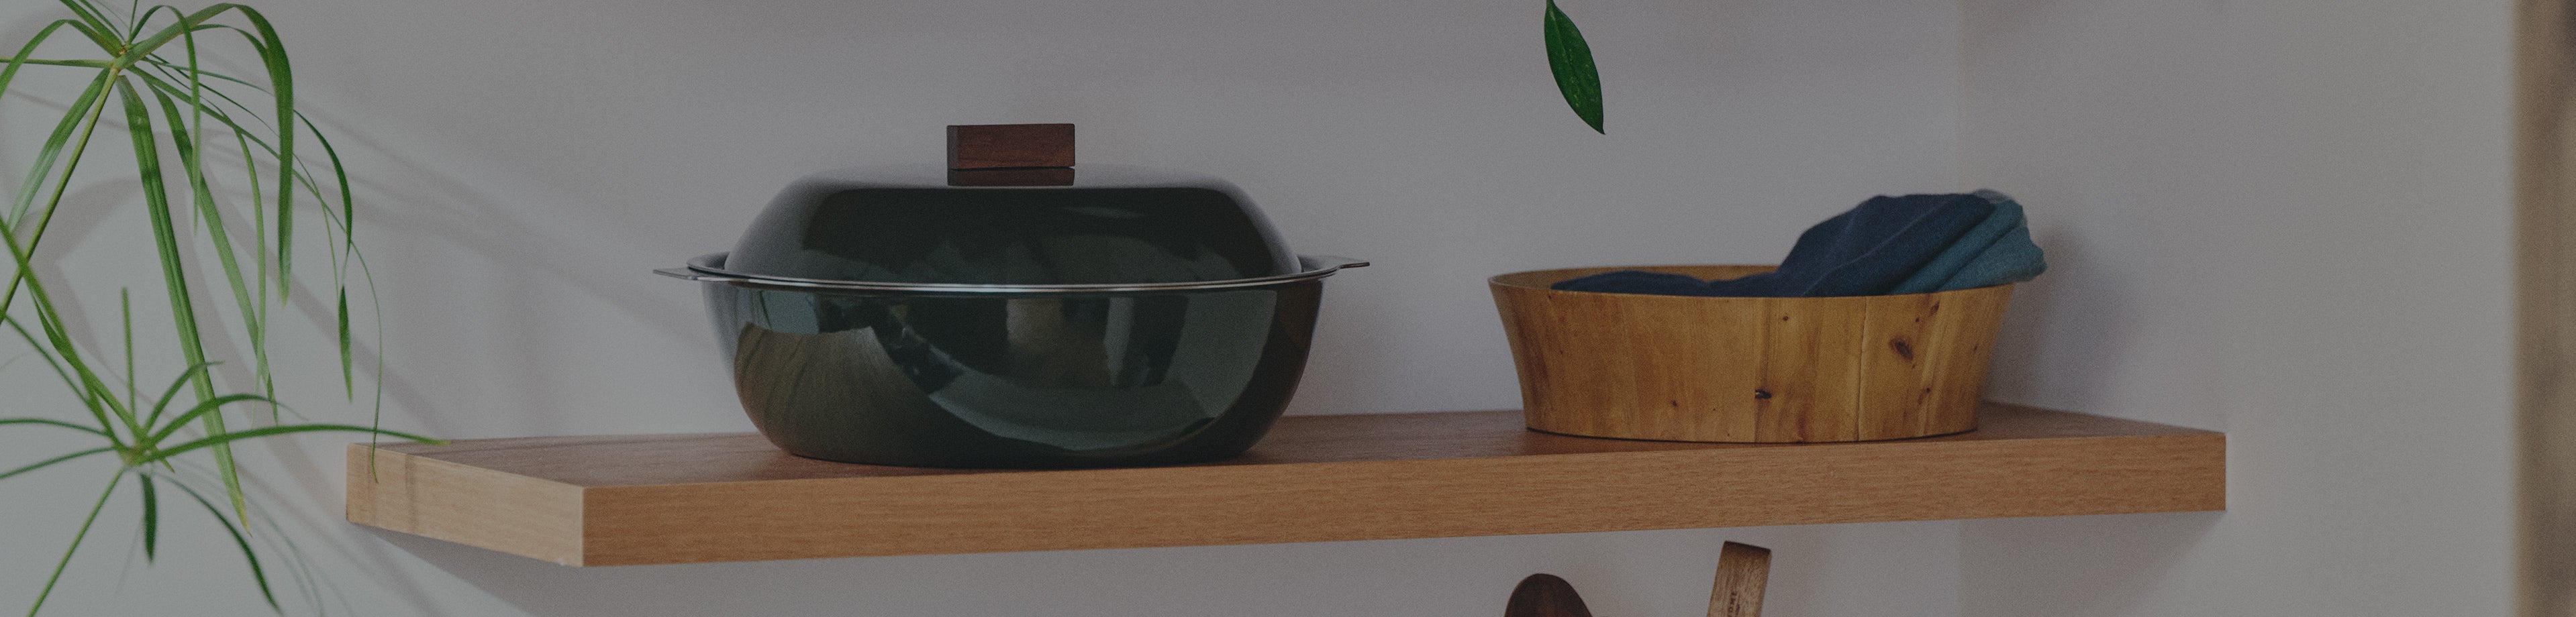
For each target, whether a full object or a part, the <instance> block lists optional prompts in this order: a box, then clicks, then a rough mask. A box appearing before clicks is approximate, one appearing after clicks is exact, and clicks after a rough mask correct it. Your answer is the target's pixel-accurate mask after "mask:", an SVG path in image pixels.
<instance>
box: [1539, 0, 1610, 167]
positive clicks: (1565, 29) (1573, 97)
mask: <svg viewBox="0 0 2576 617" xmlns="http://www.w3.org/2000/svg"><path fill="white" fill-rule="evenodd" d="M1546 26H1547V68H1548V70H1549V71H1550V72H1553V73H1555V74H1556V89H1557V91H1559V92H1563V93H1564V94H1565V105H1566V106H1567V107H1572V108H1574V115H1575V116H1577V117H1581V118H1583V123H1584V124H1588V125H1591V126H1592V131H1593V132H1595V133H1602V134H1605V135H1606V134H1608V133H1607V132H1606V131H1602V130H1601V71H1600V69H1598V68H1596V67H1594V66H1593V65H1592V46H1591V45H1590V44H1587V43H1584V42H1583V31H1582V30H1579V29H1576V28H1575V27H1574V20H1573V19H1572V18H1568V17H1566V16H1565V11H1564V10H1562V9H1558V8H1556V0H1547V24H1546Z"/></svg>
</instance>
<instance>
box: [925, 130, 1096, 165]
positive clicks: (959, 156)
mask: <svg viewBox="0 0 2576 617" xmlns="http://www.w3.org/2000/svg"><path fill="white" fill-rule="evenodd" d="M1072 166H1073V125H1071V124H971V125H962V126H950V127H948V168H949V169H1012V168H1026V167H1072Z"/></svg>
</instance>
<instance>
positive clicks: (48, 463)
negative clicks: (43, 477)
mask: <svg viewBox="0 0 2576 617" xmlns="http://www.w3.org/2000/svg"><path fill="white" fill-rule="evenodd" d="M114 451H116V449H115V448H109V447H97V448H90V449H87V450H82V451H79V452H73V453H71V454H65V455H62V456H57V457H53V458H49V459H45V460H41V461H36V462H35V463H32V464H29V465H27V466H25V467H20V468H17V469H11V470H9V471H8V472H7V473H0V480H7V479H9V478H10V477H11V476H16V475H18V474H22V473H27V472H30V471H35V470H38V469H44V468H46V467H52V466H53V465H54V464H55V463H61V462H64V461H69V460H72V459H77V458H80V457H84V456H89V455H92V454H98V453H102V452H114Z"/></svg>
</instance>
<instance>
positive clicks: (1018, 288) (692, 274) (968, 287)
mask: <svg viewBox="0 0 2576 617" xmlns="http://www.w3.org/2000/svg"><path fill="white" fill-rule="evenodd" d="M730 254H731V253H708V254H705V255H699V256H697V257H696V258H694V259H690V260H689V265H688V267H686V268H661V269H657V270H654V271H653V273H654V274H659V275H662V276H667V277H671V278H676V279H682V280H690V281H702V282H708V283H744V284H752V285H774V286H780V287H801V288H809V289H834V290H849V291H903V292H930V293H1066V292H1102V291H1191V290H1200V289H1233V288H1238V287H1259V286H1262V285H1272V284H1277V283H1285V282H1292V281H1302V280H1308V279H1320V278H1324V277H1327V276H1332V275H1333V273H1335V272H1340V271H1341V270H1342V269H1343V268H1364V267H1368V265H1369V262H1366V261H1361V260H1357V259H1351V258H1348V257H1335V256H1331V255H1298V256H1297V264H1298V265H1299V266H1300V267H1301V268H1300V270H1301V271H1299V272H1293V273H1289V274H1278V275H1272V276H1262V277H1253V278H1242V279H1228V280H1222V281H1183V282H1177V283H1079V284H1063V285H988V284H977V283H877V282H868V281H835V280H824V279H809V278H797V277H789V276H762V275H757V274H744V273H741V272H734V271H731V270H726V269H724V262H725V256H726V255H730Z"/></svg>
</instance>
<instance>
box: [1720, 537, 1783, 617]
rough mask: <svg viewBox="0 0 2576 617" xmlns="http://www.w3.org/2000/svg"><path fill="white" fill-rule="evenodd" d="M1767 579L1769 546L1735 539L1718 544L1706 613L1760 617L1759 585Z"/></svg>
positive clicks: (1734, 616)
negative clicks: (1715, 572)
mask: <svg viewBox="0 0 2576 617" xmlns="http://www.w3.org/2000/svg"><path fill="white" fill-rule="evenodd" d="M1770 583H1771V549H1767V548H1762V547H1759V546H1754V545H1751V544H1739V543H1735V542H1728V543H1726V545H1725V546H1721V547H1718V549H1717V583H1716V584H1714V585H1710V586H1709V590H1708V617H1762V589H1763V587H1764V586H1766V585H1769V584H1770Z"/></svg>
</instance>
